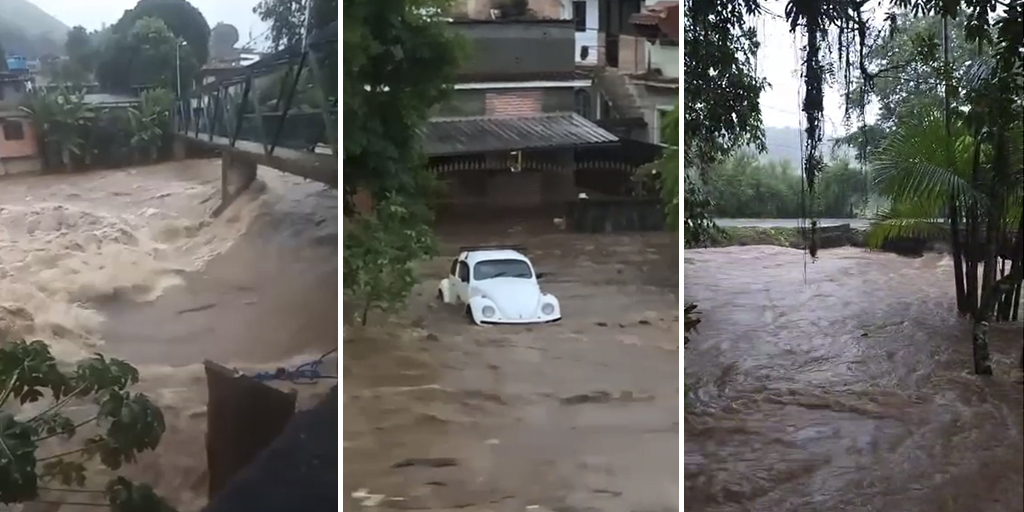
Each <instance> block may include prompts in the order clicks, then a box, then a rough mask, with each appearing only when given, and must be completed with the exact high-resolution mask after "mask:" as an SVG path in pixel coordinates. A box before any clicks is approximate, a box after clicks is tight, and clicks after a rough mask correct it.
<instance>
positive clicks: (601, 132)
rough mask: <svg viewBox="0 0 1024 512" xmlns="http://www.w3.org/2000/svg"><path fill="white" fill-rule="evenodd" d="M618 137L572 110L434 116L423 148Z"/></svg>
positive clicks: (451, 151) (508, 146)
mask: <svg viewBox="0 0 1024 512" xmlns="http://www.w3.org/2000/svg"><path fill="white" fill-rule="evenodd" d="M618 140H619V139H618V137H616V136H614V135H612V134H611V133H609V132H608V131H606V130H605V129H603V128H601V127H600V126H597V125H596V124H594V123H592V122H590V121H588V120H586V119H585V118H583V117H581V116H579V115H577V114H574V113H571V112H565V113H557V114H540V115H536V116H524V117H453V118H435V119H431V120H430V122H429V123H428V124H427V127H426V130H425V133H424V141H423V148H424V150H425V151H426V153H427V155H429V156H449V155H458V154H464V153H483V152H489V151H517V150H522V149H543V148H554V147H569V146H582V145H590V144H607V143H611V142H616V141H618Z"/></svg>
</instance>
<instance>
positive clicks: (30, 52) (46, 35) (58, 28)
mask: <svg viewBox="0 0 1024 512" xmlns="http://www.w3.org/2000/svg"><path fill="white" fill-rule="evenodd" d="M68 30H69V27H68V26H67V25H65V24H64V23H63V22H61V21H60V20H58V19H57V18H54V17H53V16H50V15H49V14H48V13H47V12H46V11H44V10H42V9H40V8H39V7H36V5H35V4H33V3H32V2H29V1H28V0H0V42H2V43H3V46H4V49H5V50H6V51H7V54H8V55H22V56H25V57H28V58H37V57H39V56H40V55H43V54H47V53H58V54H59V53H62V52H63V50H64V40H65V38H66V37H67V34H68Z"/></svg>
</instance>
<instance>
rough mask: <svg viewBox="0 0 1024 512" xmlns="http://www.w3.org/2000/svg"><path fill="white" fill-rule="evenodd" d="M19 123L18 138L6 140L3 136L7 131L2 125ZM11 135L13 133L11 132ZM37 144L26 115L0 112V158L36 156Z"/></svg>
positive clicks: (33, 128)
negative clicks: (19, 132) (19, 133)
mask: <svg viewBox="0 0 1024 512" xmlns="http://www.w3.org/2000/svg"><path fill="white" fill-rule="evenodd" d="M8 124H12V125H21V134H22V135H23V137H22V138H20V139H14V140H8V139H7V137H6V136H5V135H6V133H5V132H8V131H11V130H5V129H4V125H8ZM12 135H13V133H12ZM38 153H39V146H38V144H37V143H36V130H35V127H34V126H32V121H31V120H30V119H29V118H28V117H24V116H19V115H9V114H7V115H5V114H0V158H24V157H37V156H39V155H38Z"/></svg>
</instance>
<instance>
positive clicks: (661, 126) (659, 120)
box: [652, 106, 679, 146]
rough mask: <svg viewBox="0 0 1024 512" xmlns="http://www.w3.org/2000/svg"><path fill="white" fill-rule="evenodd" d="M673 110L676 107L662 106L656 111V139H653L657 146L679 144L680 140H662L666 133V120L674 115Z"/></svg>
mask: <svg viewBox="0 0 1024 512" xmlns="http://www.w3.org/2000/svg"><path fill="white" fill-rule="evenodd" d="M673 108H674V107H665V106H660V107H657V110H655V111H654V113H655V115H656V116H657V117H656V118H655V126H654V137H652V139H653V141H654V142H655V143H656V144H671V145H673V146H674V145H676V144H679V141H678V140H662V139H663V137H662V133H663V132H664V131H665V121H666V118H668V115H669V114H671V113H672V109H673Z"/></svg>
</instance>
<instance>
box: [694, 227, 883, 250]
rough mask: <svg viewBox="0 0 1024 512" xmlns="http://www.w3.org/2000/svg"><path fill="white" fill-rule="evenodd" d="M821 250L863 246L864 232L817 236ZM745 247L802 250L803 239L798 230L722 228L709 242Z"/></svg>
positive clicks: (713, 245) (715, 244) (856, 231)
mask: <svg viewBox="0 0 1024 512" xmlns="http://www.w3.org/2000/svg"><path fill="white" fill-rule="evenodd" d="M818 239H819V241H820V242H821V248H823V249H825V248H832V247H844V246H848V245H851V246H855V247H863V246H864V231H863V230H859V229H848V230H845V231H843V232H836V233H827V232H826V233H822V234H821V235H819V238H818ZM746 245H774V246H778V247H790V248H793V249H803V248H804V239H803V236H802V235H801V230H800V228H784V227H774V228H764V227H724V228H722V234H721V235H719V236H716V237H714V238H713V239H712V241H711V247H733V246H746Z"/></svg>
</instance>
